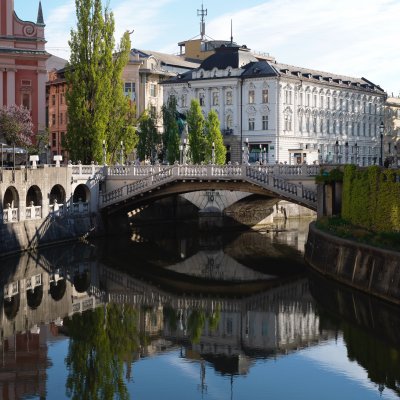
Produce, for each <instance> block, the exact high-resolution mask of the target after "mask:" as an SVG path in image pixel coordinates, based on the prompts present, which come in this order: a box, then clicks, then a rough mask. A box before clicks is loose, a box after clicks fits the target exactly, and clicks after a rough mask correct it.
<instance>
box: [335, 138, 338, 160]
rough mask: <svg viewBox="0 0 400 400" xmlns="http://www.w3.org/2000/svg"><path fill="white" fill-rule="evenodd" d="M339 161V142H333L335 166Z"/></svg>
mask: <svg viewBox="0 0 400 400" xmlns="http://www.w3.org/2000/svg"><path fill="white" fill-rule="evenodd" d="M338 160H339V140H336V142H335V164H338Z"/></svg>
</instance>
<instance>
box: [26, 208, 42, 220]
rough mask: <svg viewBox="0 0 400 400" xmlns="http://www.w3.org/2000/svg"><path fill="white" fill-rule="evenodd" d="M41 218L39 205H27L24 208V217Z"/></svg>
mask: <svg viewBox="0 0 400 400" xmlns="http://www.w3.org/2000/svg"><path fill="white" fill-rule="evenodd" d="M40 218H42V207H41V206H33V205H32V206H28V207H26V209H25V219H40Z"/></svg>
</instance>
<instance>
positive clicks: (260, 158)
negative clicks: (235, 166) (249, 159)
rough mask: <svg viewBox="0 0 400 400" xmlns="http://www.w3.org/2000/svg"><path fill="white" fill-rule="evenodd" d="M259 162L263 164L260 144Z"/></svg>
mask: <svg viewBox="0 0 400 400" xmlns="http://www.w3.org/2000/svg"><path fill="white" fill-rule="evenodd" d="M258 162H259V163H260V165H261V164H262V146H261V144H260V154H259V156H258Z"/></svg>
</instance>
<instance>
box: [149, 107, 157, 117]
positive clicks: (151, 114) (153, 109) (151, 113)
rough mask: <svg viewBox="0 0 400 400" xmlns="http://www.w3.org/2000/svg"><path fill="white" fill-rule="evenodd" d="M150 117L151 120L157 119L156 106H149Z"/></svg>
mask: <svg viewBox="0 0 400 400" xmlns="http://www.w3.org/2000/svg"><path fill="white" fill-rule="evenodd" d="M150 116H151V117H152V118H154V119H155V118H157V109H156V106H153V105H151V106H150Z"/></svg>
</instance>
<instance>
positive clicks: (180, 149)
mask: <svg viewBox="0 0 400 400" xmlns="http://www.w3.org/2000/svg"><path fill="white" fill-rule="evenodd" d="M182 152H183V146H182V145H181V144H180V145H179V164H182Z"/></svg>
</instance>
